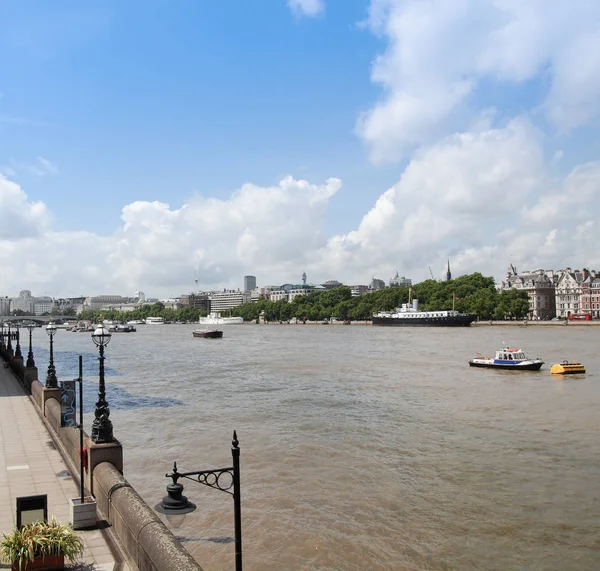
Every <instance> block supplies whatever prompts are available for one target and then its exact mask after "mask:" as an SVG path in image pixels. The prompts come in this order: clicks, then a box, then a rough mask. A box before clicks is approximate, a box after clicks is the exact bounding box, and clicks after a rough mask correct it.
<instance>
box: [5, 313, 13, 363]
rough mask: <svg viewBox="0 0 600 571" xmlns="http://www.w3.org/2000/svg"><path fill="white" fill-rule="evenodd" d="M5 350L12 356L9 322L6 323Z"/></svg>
mask: <svg viewBox="0 0 600 571" xmlns="http://www.w3.org/2000/svg"><path fill="white" fill-rule="evenodd" d="M6 350H7V351H8V352H9V353H10V354H11V356H12V354H13V348H12V341H11V340H10V321H9V322H8V343H7V344H6Z"/></svg>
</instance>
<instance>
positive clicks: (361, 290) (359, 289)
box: [350, 285, 369, 297]
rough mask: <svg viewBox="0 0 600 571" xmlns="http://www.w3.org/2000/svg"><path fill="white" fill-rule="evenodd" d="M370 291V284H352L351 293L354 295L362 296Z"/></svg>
mask: <svg viewBox="0 0 600 571" xmlns="http://www.w3.org/2000/svg"><path fill="white" fill-rule="evenodd" d="M368 292H369V286H366V285H353V286H350V294H351V295H352V297H360V296H361V295H365V294H366V293H368Z"/></svg>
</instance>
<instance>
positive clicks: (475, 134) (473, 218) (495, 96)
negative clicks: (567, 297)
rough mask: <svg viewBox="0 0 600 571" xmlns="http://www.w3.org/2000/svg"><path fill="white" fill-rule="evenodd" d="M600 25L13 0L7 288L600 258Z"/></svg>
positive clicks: (5, 184) (5, 113)
mask: <svg viewBox="0 0 600 571" xmlns="http://www.w3.org/2000/svg"><path fill="white" fill-rule="evenodd" d="M599 26H600V5H598V6H596V5H595V4H594V3H590V2H586V1H585V0H574V1H573V2H570V3H569V6H568V10H565V9H564V7H563V6H562V5H561V4H560V3H558V2H551V3H539V2H534V3H532V4H530V5H528V6H527V7H524V6H521V5H520V4H519V3H510V2H508V3H502V4H500V3H498V2H496V1H494V0H467V1H466V2H455V1H452V0H436V1H435V2H432V3H422V2H418V1H416V0H347V1H346V2H343V3H342V2H333V1H327V0H288V1H284V0H281V1H280V2H273V3H264V4H260V5H254V4H252V5H250V4H246V3H242V4H240V3H238V2H233V1H232V0H223V1H222V2H218V3H197V2H193V1H192V0H182V1H181V2H179V3H177V5H176V7H174V6H173V5H170V4H167V5H165V4H164V3H158V2H144V3H142V2H141V1H139V0H132V2H129V3H126V4H123V3H122V2H118V1H117V0H108V1H107V2H105V3H102V5H90V4H85V3H83V4H82V3H79V2H75V1H73V0H61V1H60V2H58V3H54V4H53V5H52V6H50V5H40V4H39V3H35V4H34V3H33V2H32V0H22V1H19V2H16V1H13V2H7V3H6V6H5V7H4V8H3V18H2V20H1V21H0V48H1V49H0V65H1V66H2V70H3V73H2V75H1V76H0V265H1V268H2V269H1V271H0V293H1V294H3V295H8V294H9V292H18V291H20V290H21V289H24V288H23V287H21V284H27V289H31V290H32V291H36V292H39V293H40V295H42V294H46V295H49V296H52V297H58V296H64V297H72V296H77V295H79V294H80V293H81V291H96V292H106V291H125V292H134V291H136V290H140V289H141V290H144V291H148V292H152V295H153V296H155V297H160V298H165V297H168V296H171V295H173V294H174V293H175V292H184V291H191V290H192V288H193V287H194V281H195V278H196V279H198V286H199V289H201V290H207V291H209V290H218V289H223V288H228V287H231V286H232V284H234V283H235V284H238V283H240V278H239V276H244V275H257V276H270V277H271V280H270V281H271V282H273V283H285V282H288V281H290V276H298V277H297V278H296V277H294V279H293V280H292V281H297V282H298V283H300V277H299V276H300V275H301V273H302V272H303V271H306V273H307V274H308V276H309V281H313V283H316V281H317V278H318V279H319V280H322V281H326V280H329V279H339V280H340V281H342V282H343V283H349V284H356V283H365V281H367V282H368V281H370V279H371V278H372V277H378V278H382V279H384V280H385V281H386V282H387V281H388V279H389V278H390V277H391V276H393V275H394V273H395V272H396V271H399V272H400V273H401V274H404V275H406V276H410V277H411V278H412V279H413V281H415V282H418V281H422V280H424V279H427V277H429V275H430V268H431V272H432V273H433V275H434V276H435V277H436V278H439V279H444V276H445V273H446V261H447V259H450V260H451V267H452V274H453V275H461V274H469V273H472V272H474V271H480V272H481V273H482V274H484V275H489V276H492V277H494V279H495V280H496V281H497V282H500V281H501V280H502V277H503V274H504V271H505V268H506V266H507V265H508V264H514V265H515V266H517V267H518V268H531V269H533V268H549V267H555V268H560V267H566V266H571V267H580V268H582V267H584V266H589V267H600V255H599V254H598V251H597V248H596V247H595V242H594V238H593V236H594V234H595V230H596V219H597V218H598V216H599V214H600V200H599V198H600V143H598V137H597V134H598V133H597V132H598V117H599V116H600V97H598V93H599V89H600V52H599V51H598V50H597V49H595V46H596V45H597V35H596V30H597V29H598V27H599ZM250 31H251V32H250ZM311 276H314V278H312V279H311ZM367 277H368V280H367ZM236 287H241V285H240V286H236Z"/></svg>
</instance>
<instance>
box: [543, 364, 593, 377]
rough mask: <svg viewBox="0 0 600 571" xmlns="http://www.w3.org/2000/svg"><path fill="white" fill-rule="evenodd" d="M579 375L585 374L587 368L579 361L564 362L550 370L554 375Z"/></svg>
mask: <svg viewBox="0 0 600 571" xmlns="http://www.w3.org/2000/svg"><path fill="white" fill-rule="evenodd" d="M577 373H585V366H584V365H583V364H582V363H578V362H577V361H571V362H569V361H563V362H562V363H557V364H556V365H552V367H551V368H550V374H552V375H576V374H577Z"/></svg>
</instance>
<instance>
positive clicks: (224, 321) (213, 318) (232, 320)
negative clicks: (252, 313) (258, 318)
mask: <svg viewBox="0 0 600 571" xmlns="http://www.w3.org/2000/svg"><path fill="white" fill-rule="evenodd" d="M198 323H200V324H201V325H239V324H241V323H244V318H243V317H221V314H220V313H219V312H216V311H213V312H211V313H209V314H208V315H207V316H206V317H200V318H199V319H198Z"/></svg>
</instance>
